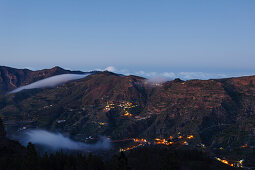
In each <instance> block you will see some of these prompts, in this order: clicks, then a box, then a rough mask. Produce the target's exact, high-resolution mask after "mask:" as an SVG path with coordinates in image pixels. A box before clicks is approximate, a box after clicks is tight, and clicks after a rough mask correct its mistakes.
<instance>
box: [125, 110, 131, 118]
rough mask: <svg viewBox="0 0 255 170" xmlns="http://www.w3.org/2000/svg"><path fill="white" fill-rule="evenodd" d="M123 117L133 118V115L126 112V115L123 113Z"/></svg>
mask: <svg viewBox="0 0 255 170" xmlns="http://www.w3.org/2000/svg"><path fill="white" fill-rule="evenodd" d="M123 116H128V117H132V116H133V114H131V113H129V112H128V111H126V113H124V115H123Z"/></svg>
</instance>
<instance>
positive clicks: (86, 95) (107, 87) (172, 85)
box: [0, 67, 255, 156]
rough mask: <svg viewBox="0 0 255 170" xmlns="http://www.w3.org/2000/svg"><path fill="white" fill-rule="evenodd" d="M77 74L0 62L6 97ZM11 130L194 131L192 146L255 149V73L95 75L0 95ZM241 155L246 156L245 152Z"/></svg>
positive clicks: (78, 134)
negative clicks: (166, 77) (151, 77)
mask: <svg viewBox="0 0 255 170" xmlns="http://www.w3.org/2000/svg"><path fill="white" fill-rule="evenodd" d="M66 73H75V74H82V73H83V72H79V71H75V72H73V71H69V70H64V69H62V68H60V67H54V68H52V69H48V70H47V69H46V70H41V71H30V70H26V69H25V70H19V69H13V68H8V67H0V94H6V92H8V91H10V90H13V89H15V88H17V87H19V86H22V85H26V84H28V83H32V82H35V81H37V80H40V79H43V78H46V77H50V76H53V75H59V74H66ZM0 116H1V117H2V118H3V120H4V123H5V126H6V128H7V132H9V133H13V132H15V131H18V130H19V129H22V128H38V127H39V128H44V129H49V130H56V131H61V132H67V133H69V134H71V135H73V137H74V138H76V139H79V140H83V139H84V138H85V137H86V136H93V137H97V136H100V135H105V136H109V137H111V138H112V139H127V138H133V137H143V138H148V139H153V138H156V137H165V138H166V137H169V136H170V135H172V136H176V135H177V134H184V135H185V134H193V135H194V137H195V138H194V145H197V144H201V143H202V144H205V146H208V147H209V148H210V149H212V150H213V149H216V148H220V147H222V148H224V149H225V150H224V151H225V152H226V153H225V154H228V152H229V150H235V149H237V150H238V149H240V148H241V146H243V145H246V146H249V147H250V148H252V147H254V146H255V142H254V141H255V138H254V135H255V126H254V125H255V76H247V77H239V78H226V79H212V80H188V81H182V80H180V79H175V80H173V81H167V82H162V83H159V82H151V81H148V80H147V79H145V78H143V77H138V76H134V75H130V76H124V75H119V74H115V73H111V72H107V71H104V72H95V74H92V75H89V76H87V77H85V78H83V79H80V80H76V81H71V82H68V83H66V84H63V85H60V86H57V87H56V88H48V89H33V90H24V91H21V92H19V93H16V94H11V95H7V96H4V95H2V97H0ZM239 156H240V155H239Z"/></svg>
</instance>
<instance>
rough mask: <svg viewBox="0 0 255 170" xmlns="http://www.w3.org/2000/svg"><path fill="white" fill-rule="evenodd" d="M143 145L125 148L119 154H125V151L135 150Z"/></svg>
mask: <svg viewBox="0 0 255 170" xmlns="http://www.w3.org/2000/svg"><path fill="white" fill-rule="evenodd" d="M142 145H143V144H141V143H140V144H139V145H134V146H131V147H128V148H125V149H120V151H121V152H126V151H129V150H132V149H135V148H137V147H138V146H142Z"/></svg>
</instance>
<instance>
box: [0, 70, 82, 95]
mask: <svg viewBox="0 0 255 170" xmlns="http://www.w3.org/2000/svg"><path fill="white" fill-rule="evenodd" d="M82 73H83V72H81V71H70V70H64V69H62V68H60V67H53V68H51V69H44V70H38V71H31V70H28V69H15V68H11V67H5V66H0V95H3V94H5V93H7V92H8V91H11V90H13V89H15V88H17V87H20V86H24V85H27V84H30V83H33V82H35V81H38V80H41V79H44V78H47V77H51V76H55V75H59V74H82Z"/></svg>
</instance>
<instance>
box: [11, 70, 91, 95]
mask: <svg viewBox="0 0 255 170" xmlns="http://www.w3.org/2000/svg"><path fill="white" fill-rule="evenodd" d="M87 75H88V74H86V75H85V74H62V75H57V76H52V77H49V78H46V79H43V80H39V81H36V82H34V83H31V84H28V85H26V86H22V87H19V88H17V89H14V90H13V91H11V92H10V93H17V92H20V91H22V90H25V89H36V88H49V87H55V86H58V85H61V84H64V83H66V82H68V81H72V80H77V79H81V78H84V77H86V76H87Z"/></svg>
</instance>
